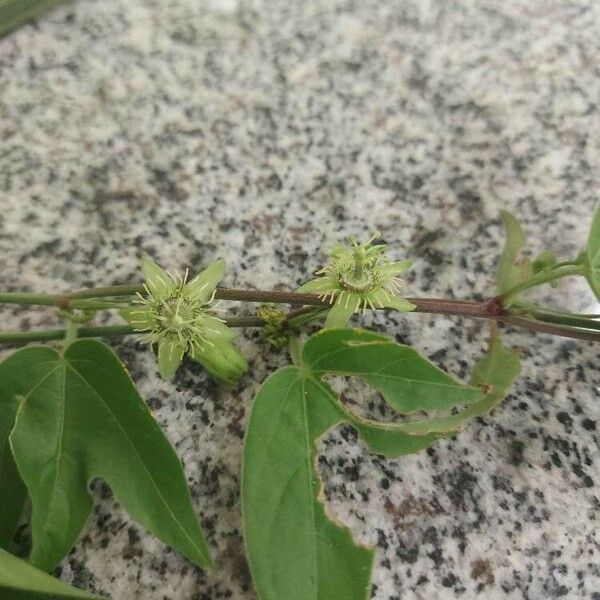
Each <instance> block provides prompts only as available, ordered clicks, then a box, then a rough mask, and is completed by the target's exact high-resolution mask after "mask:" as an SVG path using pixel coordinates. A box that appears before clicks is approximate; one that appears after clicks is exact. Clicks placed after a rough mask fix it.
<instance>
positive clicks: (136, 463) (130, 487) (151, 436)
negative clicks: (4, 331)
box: [0, 340, 210, 571]
mask: <svg viewBox="0 0 600 600" xmlns="http://www.w3.org/2000/svg"><path fill="white" fill-rule="evenodd" d="M0 398H13V399H15V398H20V399H21V406H20V409H19V411H18V413H17V418H16V422H15V426H14V429H13V431H12V433H11V435H10V440H11V446H12V448H13V453H14V456H15V461H16V463H17V466H18V468H19V472H20V473H21V476H22V477H23V480H24V481H25V484H26V485H27V489H28V491H29V495H30V498H31V503H32V523H31V526H32V537H33V545H32V552H31V557H30V560H31V562H32V563H33V564H34V565H35V566H37V567H39V568H41V569H42V570H46V571H49V570H51V569H53V568H54V567H55V566H56V565H57V564H58V563H59V562H60V560H61V559H62V558H63V557H64V556H65V555H66V554H67V553H68V551H69V549H70V548H71V546H72V545H73V544H74V543H75V541H76V539H77V537H78V535H79V533H80V531H81V529H82V527H83V526H84V524H85V522H86V520H87V518H88V516H89V514H90V511H91V509H92V500H91V498H90V496H89V494H88V489H87V485H88V482H89V481H90V479H92V478H93V477H101V478H102V479H104V480H105V481H106V482H107V483H108V484H109V485H110V486H111V488H112V490H113V492H114V494H115V497H116V498H117V500H118V501H119V502H120V503H121V504H122V505H123V507H124V508H125V509H126V510H128V512H129V514H130V515H131V516H132V517H133V518H134V519H135V520H137V521H138V522H139V523H141V524H142V525H143V526H144V527H146V528H147V529H149V530H150V531H151V532H152V533H154V534H155V535H156V536H157V537H158V538H160V539H161V540H162V541H163V542H165V543H167V544H169V545H171V546H173V548H175V549H177V550H179V551H180V552H182V553H183V554H185V555H186V556H187V557H188V558H190V560H192V561H193V562H195V563H196V564H198V565H200V566H207V565H209V564H210V557H209V553H208V549H207V546H206V542H205V540H204V536H203V533H202V529H201V527H200V525H199V523H198V520H197V518H196V515H195V514H194V510H193V507H192V504H191V499H190V495H189V491H188V489H187V486H186V482H185V476H184V473H183V469H182V467H181V463H180V461H179V459H178V458H177V455H176V454H175V452H174V451H173V449H172V448H171V446H170V445H169V443H168V441H167V440H166V438H165V437H164V435H163V433H162V431H161V429H160V427H159V426H158V424H157V423H156V421H155V420H154V419H153V418H152V416H151V415H150V412H149V410H148V408H147V407H146V405H145V404H144V402H143V400H142V399H141V398H140V396H139V394H138V393H137V390H136V389H135V387H134V385H133V382H132V381H131V379H130V378H129V375H128V374H127V372H126V371H125V369H124V367H123V365H121V363H120V362H119V360H118V358H117V357H116V356H115V354H114V353H113V352H112V351H111V350H110V349H109V348H108V347H107V346H105V345H104V344H102V343H100V342H98V341H96V340H78V341H76V342H74V343H73V344H71V345H70V346H69V347H68V348H67V350H66V351H65V354H64V356H61V355H60V354H58V352H56V351H55V350H52V349H50V348H42V347H28V348H25V349H23V350H20V351H19V352H16V353H15V354H13V355H12V356H10V357H9V358H8V359H7V360H5V361H4V362H3V363H1V364H0Z"/></svg>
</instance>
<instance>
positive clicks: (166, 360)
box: [158, 339, 185, 379]
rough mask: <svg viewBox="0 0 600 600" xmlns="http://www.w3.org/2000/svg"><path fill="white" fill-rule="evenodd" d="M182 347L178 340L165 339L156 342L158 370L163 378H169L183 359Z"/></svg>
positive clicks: (183, 350)
mask: <svg viewBox="0 0 600 600" xmlns="http://www.w3.org/2000/svg"><path fill="white" fill-rule="evenodd" d="M184 352H185V348H183V347H182V346H181V345H180V344H179V343H178V342H176V341H173V340H169V339H165V340H162V341H160V342H159V344H158V371H159V372H160V376H161V377H162V378H163V379H170V378H171V377H173V375H175V371H177V367H179V365H180V364H181V361H182V360H183V354H184Z"/></svg>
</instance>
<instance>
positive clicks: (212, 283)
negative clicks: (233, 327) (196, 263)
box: [185, 258, 225, 304]
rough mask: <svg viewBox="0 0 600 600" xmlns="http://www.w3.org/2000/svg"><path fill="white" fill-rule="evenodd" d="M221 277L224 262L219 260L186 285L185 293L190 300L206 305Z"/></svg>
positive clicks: (222, 275)
mask: <svg viewBox="0 0 600 600" xmlns="http://www.w3.org/2000/svg"><path fill="white" fill-rule="evenodd" d="M223 277H225V261H224V260H223V259H222V258H219V260H216V261H215V262H214V263H212V265H210V266H209V267H207V268H206V269H204V271H201V272H200V273H198V275H196V277H194V279H192V280H191V281H190V282H189V283H188V284H186V286H185V292H186V294H187V295H188V296H189V297H190V298H193V299H194V300H197V301H198V302H200V303H201V304H206V303H207V302H208V301H209V300H210V299H211V297H212V295H213V292H214V291H215V288H216V287H217V283H219V281H221V279H223Z"/></svg>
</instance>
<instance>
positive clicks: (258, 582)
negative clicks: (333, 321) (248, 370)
mask: <svg viewBox="0 0 600 600" xmlns="http://www.w3.org/2000/svg"><path fill="white" fill-rule="evenodd" d="M341 420H343V415H342V413H341V412H340V411H339V410H338V408H337V407H336V406H335V405H334V404H333V403H331V402H330V399H329V398H328V397H327V394H325V393H324V392H323V389H322V388H321V387H320V386H319V385H318V384H317V382H316V381H315V380H314V379H313V378H312V377H311V376H310V375H309V374H306V373H303V372H302V371H301V370H300V369H299V368H297V367H285V368H283V369H280V370H279V371H276V372H275V373H274V374H273V375H271V376H270V377H269V378H268V379H267V380H266V381H265V383H264V384H263V385H262V387H261V388H260V390H259V392H258V394H257V396H256V398H255V401H254V406H253V408H252V415H251V417H250V422H249V424H248V428H247V432H246V441H245V447H244V473H243V480H242V505H243V512H244V531H245V541H246V547H247V551H248V559H249V563H250V568H251V571H252V576H253V578H254V584H255V588H256V590H257V592H258V595H259V596H260V598H261V599H262V600H283V599H284V598H293V599H294V600H366V598H368V596H369V587H370V572H371V565H372V562H373V556H374V553H373V551H372V550H370V549H366V548H360V547H356V546H355V545H354V543H353V541H352V537H351V535H350V532H349V531H348V530H347V529H344V528H342V527H338V526H337V525H336V524H334V523H332V522H331V521H330V520H329V518H328V517H327V515H326V514H325V510H324V508H323V505H322V504H321V502H320V501H319V499H318V496H319V490H320V482H319V481H318V476H317V472H316V469H315V455H316V449H315V442H316V441H317V440H318V439H319V437H321V436H322V435H323V434H324V433H325V432H326V431H327V430H328V429H330V428H331V427H333V426H334V425H336V424H337V423H339V422H340V421H341Z"/></svg>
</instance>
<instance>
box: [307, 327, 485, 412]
mask: <svg viewBox="0 0 600 600" xmlns="http://www.w3.org/2000/svg"><path fill="white" fill-rule="evenodd" d="M302 360H303V362H304V364H305V365H306V367H307V368H309V369H310V370H311V371H312V372H313V373H315V374H318V375H321V376H322V375H325V374H334V375H349V376H355V377H360V378H361V379H364V381H366V382H367V383H368V384H369V385H371V386H373V387H374V388H375V389H376V390H378V391H379V392H381V394H382V395H383V397H384V398H385V400H386V401H387V402H388V403H389V404H390V405H391V406H392V407H393V408H395V409H396V410H397V411H399V412H401V413H403V414H410V413H413V412H415V411H419V410H423V411H427V410H439V409H448V408H451V407H453V406H456V405H457V404H471V403H473V402H477V401H478V400H480V399H481V398H482V397H483V395H484V394H483V392H482V391H481V390H480V389H478V388H475V387H471V386H467V385H464V384H462V383H460V382H459V381H457V380H456V379H454V378H453V377H452V376H450V375H448V374H447V373H445V372H444V371H442V370H441V369H438V367H436V366H435V365H434V364H433V363H431V362H429V361H428V360H427V359H425V358H423V357H422V356H421V355H420V354H419V353H418V352H417V351H416V350H415V349H413V348H410V347H409V346H404V345H402V344H396V343H395V342H393V341H392V340H390V339H389V338H387V337H384V336H381V335H377V334H374V333H369V332H367V331H363V330H359V329H328V330H324V331H320V332H319V333H317V334H315V335H313V336H312V337H311V338H310V339H309V340H308V341H307V342H306V344H305V345H304V348H303V352H302Z"/></svg>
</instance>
